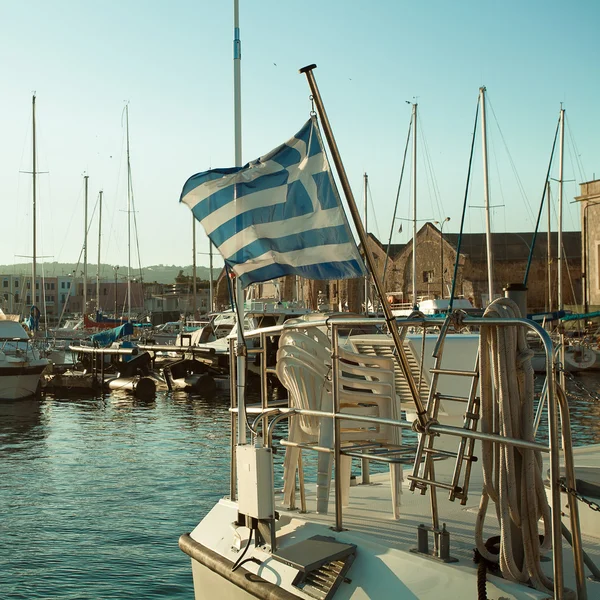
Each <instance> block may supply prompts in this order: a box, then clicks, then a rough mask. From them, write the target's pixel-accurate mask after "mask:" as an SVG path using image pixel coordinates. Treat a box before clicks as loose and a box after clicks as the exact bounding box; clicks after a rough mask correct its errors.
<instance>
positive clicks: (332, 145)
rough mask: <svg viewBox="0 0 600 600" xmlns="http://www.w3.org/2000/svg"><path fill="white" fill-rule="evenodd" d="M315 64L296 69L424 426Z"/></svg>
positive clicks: (417, 399) (422, 409) (414, 384)
mask: <svg viewBox="0 0 600 600" xmlns="http://www.w3.org/2000/svg"><path fill="white" fill-rule="evenodd" d="M236 1H237V0H236ZM316 67H317V65H308V66H306V67H303V68H302V69H300V73H304V74H305V75H306V79H307V80H308V85H309V87H310V91H311V94H312V97H313V99H314V101H315V104H316V106H317V110H318V111H319V115H320V116H321V123H322V124H323V131H324V133H325V137H326V138H327V143H328V144H329V149H330V150H331V155H332V158H333V162H334V164H335V167H336V170H337V174H338V177H339V178H340V182H341V184H342V189H343V190H344V193H345V195H346V200H347V202H348V208H349V209H350V214H351V215H352V220H353V221H354V226H355V227H356V231H357V233H358V237H359V240H360V243H361V245H362V247H363V248H364V251H365V252H364V254H365V259H366V262H367V267H368V269H369V271H370V273H371V276H372V277H373V283H374V284H375V288H376V289H377V295H378V296H379V300H380V302H381V305H382V308H383V312H384V315H385V320H386V322H387V325H388V328H389V330H390V333H391V335H392V338H393V340H394V345H395V346H396V359H397V360H398V362H399V365H400V368H401V369H402V371H403V373H404V376H405V378H406V381H407V383H408V386H409V389H410V393H411V396H412V399H413V402H414V403H415V406H416V408H417V418H418V420H419V424H420V425H421V426H423V427H424V426H425V424H426V418H425V416H426V413H427V411H426V410H425V407H424V406H423V402H422V401H421V396H420V394H419V390H418V388H417V385H416V383H415V380H414V378H413V376H412V372H411V370H410V366H409V364H408V359H407V357H406V353H405V352H404V346H403V343H402V339H401V338H400V332H399V331H398V324H397V323H396V319H395V318H394V315H393V314H392V309H391V308H390V305H389V303H388V302H386V301H385V292H384V289H383V284H382V283H381V280H380V278H379V276H378V275H377V270H376V268H375V260H374V258H373V254H372V252H371V250H370V248H369V247H368V244H367V234H366V233H365V229H364V227H363V224H362V221H361V218H360V213H359V212H358V207H357V205H356V201H355V200H354V195H353V193H352V189H351V188H350V183H349V182H348V176H347V175H346V170H345V169H344V165H343V164H342V159H341V157H340V153H339V150H338V147H337V144H336V142H335V138H334V137H333V132H332V129H331V125H330V124H329V119H328V118H327V113H326V112H325V107H324V106H323V101H322V99H321V94H320V93H319V88H318V87H317V82H316V80H315V76H314V74H313V69H315V68H316Z"/></svg>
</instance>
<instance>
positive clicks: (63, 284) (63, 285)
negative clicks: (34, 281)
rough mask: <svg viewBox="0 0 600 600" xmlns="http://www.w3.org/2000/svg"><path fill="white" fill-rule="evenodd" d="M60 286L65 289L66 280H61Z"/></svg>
mask: <svg viewBox="0 0 600 600" xmlns="http://www.w3.org/2000/svg"><path fill="white" fill-rule="evenodd" d="M60 287H61V288H62V289H63V290H64V289H65V282H64V281H61V282H60Z"/></svg>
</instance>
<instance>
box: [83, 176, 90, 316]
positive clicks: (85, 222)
mask: <svg viewBox="0 0 600 600" xmlns="http://www.w3.org/2000/svg"><path fill="white" fill-rule="evenodd" d="M88 179H89V176H88V175H84V176H83V181H84V186H85V195H84V197H85V200H84V210H83V314H84V315H86V314H87V229H88Z"/></svg>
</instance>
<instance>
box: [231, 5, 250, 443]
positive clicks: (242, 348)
mask: <svg viewBox="0 0 600 600" xmlns="http://www.w3.org/2000/svg"><path fill="white" fill-rule="evenodd" d="M239 13H240V3H239V0H234V1H233V99H234V103H233V106H234V122H235V128H234V135H235V166H236V167H241V166H242V93H241V62H242V49H241V40H240V14H239ZM236 191H237V190H236V189H235V186H234V194H235V193H236ZM234 202H237V199H236V200H234ZM235 292H236V293H235V296H236V299H235V305H236V311H237V315H236V317H237V351H236V362H237V402H238V431H237V433H238V444H245V443H246V401H245V400H246V399H245V388H246V353H247V348H246V342H245V340H244V290H243V288H242V283H241V281H240V280H239V277H236V278H235Z"/></svg>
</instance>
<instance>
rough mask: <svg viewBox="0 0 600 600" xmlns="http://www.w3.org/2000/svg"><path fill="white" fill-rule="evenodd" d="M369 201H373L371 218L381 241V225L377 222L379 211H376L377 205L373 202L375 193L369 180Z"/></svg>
mask: <svg viewBox="0 0 600 600" xmlns="http://www.w3.org/2000/svg"><path fill="white" fill-rule="evenodd" d="M367 199H368V200H370V201H371V216H372V219H373V221H375V231H376V232H377V239H378V240H380V239H381V234H380V232H379V223H378V222H377V211H376V210H375V203H374V202H373V192H372V191H371V183H370V182H369V180H367Z"/></svg>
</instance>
